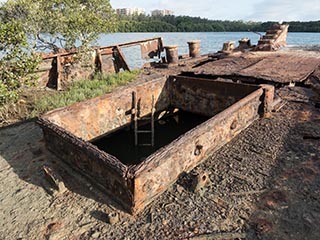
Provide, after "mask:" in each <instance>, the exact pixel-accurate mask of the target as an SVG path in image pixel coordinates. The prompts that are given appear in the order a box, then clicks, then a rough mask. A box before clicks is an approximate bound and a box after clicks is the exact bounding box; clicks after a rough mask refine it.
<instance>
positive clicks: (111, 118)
mask: <svg viewBox="0 0 320 240" xmlns="http://www.w3.org/2000/svg"><path fill="white" fill-rule="evenodd" d="M272 90H273V89H272ZM269 92H270V91H269ZM272 94H273V92H272ZM272 94H271V95H272ZM268 95H270V94H268ZM272 96H273V95H272ZM135 99H136V100H135ZM134 101H137V103H136V104H135V103H134ZM266 101H272V99H271V100H270V99H268V98H267V97H266V91H264V89H263V88H262V87H261V86H256V85H245V84H238V83H232V82H226V81H213V80H208V79H196V78H190V77H182V76H171V77H169V78H165V77H159V78H156V79H154V80H152V81H147V82H143V83H139V84H132V85H129V86H126V87H122V88H120V89H118V90H117V91H115V92H113V93H110V94H106V95H104V96H101V97H97V98H94V99H91V100H87V101H84V102H81V103H76V104H73V105H71V106H68V107H64V108H60V109H57V110H54V111H51V112H48V113H46V114H44V115H43V116H42V117H41V118H40V119H39V123H40V125H41V127H42V129H43V132H44V137H45V141H46V145H47V148H48V149H49V150H50V151H52V152H53V153H55V154H56V155H57V156H59V157H60V158H61V159H62V160H63V161H65V162H67V163H68V164H69V165H71V166H72V167H74V168H76V169H77V170H79V171H80V172H81V173H83V174H84V175H86V176H87V177H88V178H90V179H91V180H92V181H93V182H94V183H95V184H97V185H99V186H102V187H103V188H104V189H105V190H106V191H107V192H108V193H109V194H110V196H112V197H113V198H114V199H115V200H116V201H117V202H118V203H120V204H121V205H122V206H123V207H124V208H125V209H126V210H128V211H129V212H131V213H137V212H138V211H140V210H142V209H143V208H144V207H145V206H146V205H147V204H149V203H150V202H151V201H152V200H153V199H154V198H155V197H156V196H157V195H159V194H160V193H162V192H163V191H165V190H166V189H167V188H168V187H169V186H170V185H171V184H172V183H174V182H175V181H176V179H177V178H178V177H179V175H180V174H181V173H183V172H187V171H190V170H191V169H192V168H194V167H195V166H196V165H197V164H199V162H201V161H203V160H204V159H206V158H207V156H208V154H210V153H212V152H213V151H215V150H217V149H218V148H220V147H221V146H223V145H224V144H225V143H227V142H228V141H230V140H231V139H232V138H233V137H234V136H235V135H237V134H238V133H239V132H240V131H241V130H243V129H245V128H246V127H248V126H249V125H250V124H251V123H252V122H253V121H254V120H255V119H257V118H258V117H259V114H260V113H261V110H263V109H265V108H266V107H265V106H266V105H267V104H268V103H267V102H266ZM152 104H153V105H154V110H155V113H154V124H155V125H154V130H155V131H154V146H153V147H144V146H140V143H139V144H137V146H135V141H134V128H133V121H134V117H135V114H137V111H138V112H139V116H140V117H144V116H148V115H150V114H151V109H152V107H151V106H152ZM148 124H150V122H148V121H145V122H142V123H141V124H140V126H139V128H140V129H144V128H146V129H148ZM139 136H140V135H139ZM146 140H147V141H148V138H147V137H142V138H139V141H142V142H143V141H146Z"/></svg>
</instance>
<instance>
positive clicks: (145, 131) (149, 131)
mask: <svg viewBox="0 0 320 240" xmlns="http://www.w3.org/2000/svg"><path fill="white" fill-rule="evenodd" d="M138 133H152V131H151V130H138Z"/></svg>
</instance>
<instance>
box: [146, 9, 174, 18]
mask: <svg viewBox="0 0 320 240" xmlns="http://www.w3.org/2000/svg"><path fill="white" fill-rule="evenodd" d="M167 15H173V11H171V10H168V9H155V10H153V11H151V16H167Z"/></svg>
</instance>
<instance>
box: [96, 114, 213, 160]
mask: <svg viewBox="0 0 320 240" xmlns="http://www.w3.org/2000/svg"><path fill="white" fill-rule="evenodd" d="M208 119H209V117H205V116H202V115H198V114H193V113H190V112H184V111H178V112H177V113H175V115H172V116H169V117H166V118H161V119H160V120H158V121H156V122H155V123H154V130H155V132H154V146H153V147H151V146H135V144H134V129H133V128H132V129H131V128H124V129H121V130H119V131H116V132H114V133H112V134H110V135H108V136H106V137H103V138H101V139H99V140H96V141H94V142H92V144H94V145H96V146H97V147H98V148H99V149H100V150H103V151H105V152H107V153H109V154H111V155H113V156H115V157H117V158H118V159H119V160H120V161H121V162H122V163H124V164H126V165H133V164H138V163H140V162H142V161H143V160H144V159H145V158H146V157H148V156H149V155H151V154H152V153H153V152H155V151H156V150H158V149H159V148H161V147H163V146H165V145H167V144H169V143H170V142H172V141H173V140H174V139H176V138H178V137H179V136H180V135H182V134H184V133H186V132H187V131H189V130H191V129H192V128H194V127H196V126H197V125H199V124H201V123H203V122H205V121H206V120H208ZM143 129H145V130H150V123H147V124H146V125H143V126H140V127H139V130H143ZM138 142H139V144H144V143H151V134H150V133H139V134H138Z"/></svg>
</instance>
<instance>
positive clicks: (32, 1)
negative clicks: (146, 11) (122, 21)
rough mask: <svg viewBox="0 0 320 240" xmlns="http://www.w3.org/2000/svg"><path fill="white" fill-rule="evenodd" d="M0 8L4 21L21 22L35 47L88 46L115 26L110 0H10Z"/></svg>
mask: <svg viewBox="0 0 320 240" xmlns="http://www.w3.org/2000/svg"><path fill="white" fill-rule="evenodd" d="M0 10H1V11H0V18H1V20H2V21H3V22H5V23H6V22H10V21H13V20H14V21H17V22H19V23H20V24H21V26H22V30H23V33H24V34H26V35H27V37H28V39H29V41H31V46H30V47H31V48H32V49H36V50H43V49H49V50H52V51H57V50H58V49H59V48H67V49H68V48H73V47H76V46H81V47H87V46H89V45H90V44H91V43H92V42H93V41H95V40H96V39H97V38H98V36H99V34H100V33H106V32H112V31H114V30H115V21H116V18H115V13H114V11H113V9H112V7H111V5H110V2H109V0H63V1H62V0H58V1H57V0H8V1H6V2H5V3H4V4H3V5H2V6H1V9H0Z"/></svg>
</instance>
